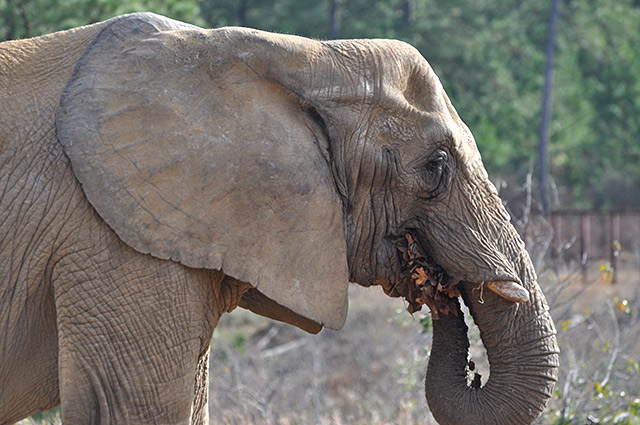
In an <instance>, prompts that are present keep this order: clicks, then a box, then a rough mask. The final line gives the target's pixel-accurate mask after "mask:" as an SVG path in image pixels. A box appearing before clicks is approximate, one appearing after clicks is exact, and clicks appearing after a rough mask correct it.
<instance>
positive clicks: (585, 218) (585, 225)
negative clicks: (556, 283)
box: [580, 211, 591, 283]
mask: <svg viewBox="0 0 640 425" xmlns="http://www.w3.org/2000/svg"><path fill="white" fill-rule="evenodd" d="M590 247H591V216H590V215H589V213H588V212H587V211H583V212H582V213H581V214H580V251H581V255H582V257H581V258H580V264H581V265H582V279H583V282H585V283H586V282H588V281H589V260H590V258H589V252H590Z"/></svg>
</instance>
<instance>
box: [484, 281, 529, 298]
mask: <svg viewBox="0 0 640 425" xmlns="http://www.w3.org/2000/svg"><path fill="white" fill-rule="evenodd" d="M486 285H487V288H489V289H491V290H492V291H493V292H495V293H496V294H498V295H500V296H501V297H502V298H506V299H508V300H509V301H513V302H514V303H526V302H527V301H529V291H527V290H526V289H525V288H524V287H523V286H522V285H520V284H519V283H516V282H513V281H511V280H495V281H492V282H487V283H486Z"/></svg>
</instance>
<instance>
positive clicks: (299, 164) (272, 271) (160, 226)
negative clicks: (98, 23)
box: [56, 14, 348, 329]
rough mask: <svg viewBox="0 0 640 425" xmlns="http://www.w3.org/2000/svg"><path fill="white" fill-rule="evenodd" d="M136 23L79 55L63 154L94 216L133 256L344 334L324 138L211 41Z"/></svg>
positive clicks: (339, 252)
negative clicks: (207, 274)
mask: <svg viewBox="0 0 640 425" xmlns="http://www.w3.org/2000/svg"><path fill="white" fill-rule="evenodd" d="M149 16H150V15H137V14H136V15H130V16H127V17H125V18H122V19H119V20H116V21H115V22H114V23H112V24H111V25H109V26H108V27H106V28H105V29H104V30H103V31H102V33H101V34H100V35H99V36H98V37H97V39H96V40H95V41H94V43H93V44H92V45H91V46H90V47H89V48H88V49H87V51H86V52H85V53H84V55H83V57H82V59H81V61H80V62H79V63H78V65H77V67H76V71H75V73H74V75H73V77H72V79H71V80H70V81H69V83H68V85H67V87H66V89H65V91H64V94H63V97H62V99H61V105H60V108H59V111H58V113H57V117H56V119H57V130H58V136H59V140H60V142H61V143H62V145H63V146H64V149H65V152H66V154H67V155H68V157H69V158H70V160H71V164H72V167H73V170H74V173H75V175H76V176H77V178H78V180H79V181H80V182H81V183H82V187H83V188H84V191H85V194H86V196H87V198H88V200H89V201H90V202H91V204H92V205H93V207H94V208H95V209H96V211H97V212H98V214H99V215H100V216H101V217H102V218H103V219H104V220H105V221H106V223H107V224H108V225H109V226H110V227H111V228H112V229H113V230H114V231H115V232H116V233H117V234H118V236H119V237H120V238H121V239H122V240H123V241H124V242H125V243H126V244H128V245H129V246H131V247H132V248H134V249H135V250H137V251H139V252H142V253H149V254H151V255H153V256H155V257H158V258H162V259H172V260H174V261H177V262H180V263H182V264H184V265H186V266H189V267H194V268H210V269H221V270H222V271H223V272H224V273H225V274H227V275H229V276H232V277H234V278H236V279H239V280H242V281H246V282H249V283H251V284H252V285H253V286H255V287H256V288H257V289H258V290H259V291H260V292H261V293H263V294H264V295H266V296H267V297H269V298H271V299H272V300H274V301H275V302H277V303H278V304H281V305H283V306H285V307H287V308H289V309H291V310H292V311H294V312H295V313H298V314H300V315H302V316H304V317H307V318H308V319H311V320H313V321H316V322H318V323H321V324H323V325H325V326H327V327H329V328H332V329H339V328H341V327H342V325H343V324H344V321H345V318H346V311H347V285H348V273H347V263H346V252H345V251H346V248H345V245H346V242H345V235H344V219H343V215H342V214H343V213H342V203H341V200H340V197H339V196H338V194H337V193H336V190H335V185H334V182H333V179H332V175H331V171H330V166H329V163H328V160H327V159H326V156H327V155H324V154H323V151H322V147H321V146H320V145H322V146H324V144H325V143H326V141H325V140H323V137H324V136H323V134H322V131H319V130H317V128H318V125H314V122H313V119H312V118H311V117H310V116H308V114H307V113H306V112H305V110H304V109H303V108H302V107H301V106H300V103H299V102H298V101H297V100H296V99H295V97H294V96H292V95H291V94H290V93H289V91H287V90H286V89H285V88H283V87H282V86H281V85H279V84H277V83H275V82H273V81H270V80H266V79H265V78H262V77H260V76H259V75H258V74H257V73H256V72H255V70H253V69H252V68H251V67H249V66H247V65H246V64H243V63H241V62H238V61H233V60H227V59H225V54H226V53H225V52H227V51H228V50H229V49H232V48H233V46H232V45H229V44H228V43H227V44H225V43H223V42H221V43H216V44H212V43H210V42H207V40H208V39H209V38H210V31H205V30H201V29H198V28H194V27H191V26H181V24H180V23H176V22H175V21H171V20H168V19H165V18H160V17H157V16H152V18H153V19H149Z"/></svg>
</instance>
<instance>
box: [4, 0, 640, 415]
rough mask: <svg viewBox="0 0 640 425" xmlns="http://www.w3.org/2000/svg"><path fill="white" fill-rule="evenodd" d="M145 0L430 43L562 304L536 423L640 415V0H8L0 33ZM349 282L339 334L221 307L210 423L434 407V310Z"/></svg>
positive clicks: (326, 34) (150, 5)
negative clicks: (430, 363) (554, 368)
mask: <svg viewBox="0 0 640 425" xmlns="http://www.w3.org/2000/svg"><path fill="white" fill-rule="evenodd" d="M133 11H152V12H155V13H159V14H162V15H165V16H168V17H171V18H174V19H178V20H181V21H186V22H190V23H194V24H196V25H199V26H203V27H218V26H224V25H241V26H249V27H253V28H259V29H264V30H269V31H277V32H283V33H291V34H298V35H303V36H308V37H314V38H320V39H332V38H396V39H402V40H405V41H407V42H409V43H411V44H412V45H414V46H415V47H417V48H418V49H419V50H420V52H421V53H422V54H423V55H424V56H425V57H426V58H427V60H428V61H429V62H430V64H431V66H432V67H433V68H434V69H435V71H436V73H437V74H438V75H439V77H440V79H441V81H442V83H443V85H444V87H445V89H446V91H447V92H448V94H449V96H450V97H451V99H452V101H453V104H454V105H455V107H456V109H457V110H458V112H459V114H460V115H461V117H462V119H463V120H465V122H466V123H467V124H468V125H469V127H470V128H471V131H472V132H473V134H474V135H475V138H476V142H477V144H478V147H479V149H480V151H481V153H482V156H483V159H484V163H485V166H486V168H487V171H488V172H489V175H490V177H491V179H492V180H493V181H494V183H495V184H496V186H497V187H498V189H499V191H500V193H501V196H502V198H503V199H504V201H505V204H506V206H507V208H508V210H509V211H510V213H511V215H512V218H513V221H514V224H515V225H516V227H517V228H518V230H519V231H520V232H521V234H522V236H523V238H525V240H526V243H527V247H528V249H529V251H530V253H531V254H532V258H533V259H534V262H535V263H536V266H537V270H538V274H539V277H540V281H541V284H542V285H543V288H544V289H545V292H546V293H547V296H548V299H549V303H550V304H551V308H552V313H553V315H554V318H555V320H556V325H557V327H558V332H559V338H560V347H561V350H562V357H561V362H562V364H561V370H560V381H559V383H558V385H557V387H556V395H555V396H554V398H553V399H552V400H551V402H550V404H549V409H548V410H547V412H545V414H544V416H543V417H542V418H540V420H539V421H538V423H540V424H618V423H619V424H640V364H639V360H640V346H639V345H638V342H637V341H638V339H639V338H640V318H639V315H638V313H639V311H640V295H639V291H640V190H638V188H639V187H640V53H639V52H640V1H639V0H608V1H607V0H541V1H533V0H529V1H527V0H448V1H435V0H385V1H382V0H126V1H125V0H64V1H61V0H0V40H10V39H18V38H26V37H32V36H37V35H40V34H44V33H49V32H53V31H58V30H63V29H68V28H72V27H76V26H80V25H84V24H89V23H93V22H97V21H101V20H104V19H108V18H111V17H113V16H116V15H119V14H123V13H128V12H133ZM351 292H352V294H351V295H352V296H351V311H350V314H349V319H348V322H347V325H346V326H345V329H343V330H342V331H340V332H332V331H327V330H324V331H322V332H321V334H320V335H318V336H309V335H307V334H305V333H304V332H302V331H299V330H297V329H294V328H291V327H289V326H288V325H284V324H279V323H274V322H270V321H268V320H266V319H263V318H260V317H257V316H254V315H252V314H251V313H248V312H246V311H235V312H234V313H233V314H230V315H226V316H225V317H223V319H222V321H221V323H220V325H219V327H218V329H217V330H216V332H215V334H214V342H213V348H212V356H211V370H212V376H211V381H212V389H211V391H212V392H211V402H210V405H211V416H212V422H213V423H214V424H249V423H256V424H258V423H260V424H261V423H265V424H414V423H415V424H417V423H434V422H432V420H431V422H430V419H429V414H428V408H427V406H426V403H425V401H424V395H423V394H424V391H423V379H424V370H425V368H426V362H427V358H428V354H429V346H430V343H431V335H430V332H431V331H430V316H429V315H428V312H426V311H425V312H420V313H417V314H414V315H413V316H411V315H409V314H408V313H407V312H406V311H405V310H406V306H405V305H404V304H403V302H401V301H400V300H391V299H388V298H387V297H385V296H384V295H383V294H382V293H381V291H378V290H377V289H376V288H372V289H369V290H365V289H362V288H352V289H351ZM425 309H426V308H425ZM474 332H475V333H474ZM471 338H472V342H473V349H474V353H473V354H474V357H475V358H477V359H479V361H477V362H476V363H482V357H483V351H482V348H481V344H480V343H479V341H478V335H477V330H474V329H473V328H472V330H471ZM484 375H485V376H486V375H488V370H487V371H485V373H484ZM59 415H60V414H59V411H58V410H54V411H51V412H47V413H43V414H40V415H37V416H36V417H34V418H31V419H29V420H27V421H25V423H59V421H60V416H59Z"/></svg>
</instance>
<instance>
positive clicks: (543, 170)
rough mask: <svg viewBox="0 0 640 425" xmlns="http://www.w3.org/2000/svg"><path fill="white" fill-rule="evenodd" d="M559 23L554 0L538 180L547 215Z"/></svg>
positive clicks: (556, 4)
mask: <svg viewBox="0 0 640 425" xmlns="http://www.w3.org/2000/svg"><path fill="white" fill-rule="evenodd" d="M557 25H558V0H553V3H552V6H551V22H550V25H549V38H548V39H547V64H546V66H545V70H544V95H543V97H542V121H541V123H540V142H539V165H538V182H539V185H540V197H541V198H542V210H543V212H544V214H545V216H548V215H549V195H548V194H547V177H548V175H549V164H548V161H547V158H548V154H547V143H548V139H549V118H550V115H551V111H550V110H551V92H552V79H553V53H554V46H555V38H556V27H557Z"/></svg>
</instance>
